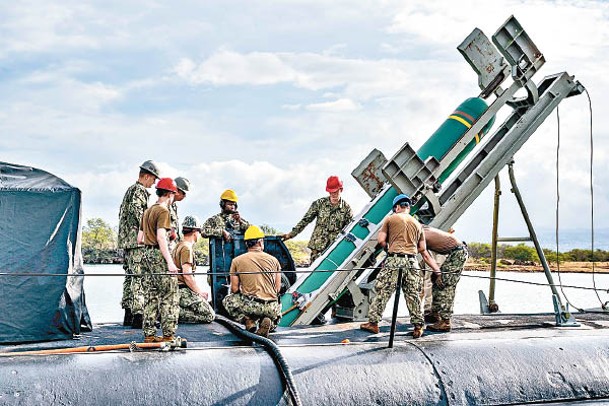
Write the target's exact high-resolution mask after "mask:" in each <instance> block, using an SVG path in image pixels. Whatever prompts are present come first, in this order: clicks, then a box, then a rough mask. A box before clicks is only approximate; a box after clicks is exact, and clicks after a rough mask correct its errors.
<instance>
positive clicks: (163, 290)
mask: <svg viewBox="0 0 609 406" xmlns="http://www.w3.org/2000/svg"><path fill="white" fill-rule="evenodd" d="M177 191H178V188H177V186H176V184H175V182H174V180H173V179H171V178H162V179H159V181H158V183H157V185H156V194H157V196H158V200H157V202H156V203H155V204H154V205H152V206H151V207H150V208H149V209H147V210H146V211H145V212H144V216H143V217H142V223H141V225H140V231H139V233H138V242H139V243H142V244H144V245H145V248H144V250H145V252H144V261H143V266H142V275H143V277H142V279H143V281H142V284H143V288H144V292H145V305H144V323H143V324H144V325H143V331H144V341H145V342H154V341H173V340H174V339H175V332H176V330H177V327H178V315H179V313H180V306H179V295H178V278H177V272H178V270H179V269H178V267H177V266H176V265H175V263H174V262H173V258H172V257H171V253H170V252H169V235H168V233H169V231H170V230H171V221H170V217H169V205H170V204H171V203H172V202H173V196H174V195H175V194H176V192H177ZM157 313H158V314H159V316H160V318H161V328H162V329H163V337H156V336H155V334H156V326H155V323H156V319H157Z"/></svg>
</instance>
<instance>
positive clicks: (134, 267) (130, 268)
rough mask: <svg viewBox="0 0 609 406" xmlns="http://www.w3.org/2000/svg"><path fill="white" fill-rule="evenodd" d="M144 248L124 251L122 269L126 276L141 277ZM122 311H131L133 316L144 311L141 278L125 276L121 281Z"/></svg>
mask: <svg viewBox="0 0 609 406" xmlns="http://www.w3.org/2000/svg"><path fill="white" fill-rule="evenodd" d="M143 257H144V248H143V247H139V248H130V249H126V250H125V258H124V262H123V269H124V270H125V273H127V274H133V275H141V274H142V260H143ZM121 307H122V308H123V309H131V313H133V314H142V313H143V311H144V292H143V290H142V278H141V277H140V276H131V275H125V280H124V281H123V299H122V300H121Z"/></svg>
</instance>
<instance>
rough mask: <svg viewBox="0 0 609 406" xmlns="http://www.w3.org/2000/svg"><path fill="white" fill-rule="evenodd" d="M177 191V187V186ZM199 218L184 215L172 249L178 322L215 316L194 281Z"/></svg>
mask: <svg viewBox="0 0 609 406" xmlns="http://www.w3.org/2000/svg"><path fill="white" fill-rule="evenodd" d="M178 193H179V187H178ZM202 227H203V225H202V223H201V220H199V219H198V218H197V217H196V216H186V217H185V218H184V222H183V223H182V234H183V238H182V241H180V243H179V244H178V245H177V246H176V248H175V250H174V251H173V262H175V264H176V266H177V267H178V268H180V273H179V274H178V288H179V290H178V291H179V293H180V316H179V320H178V321H179V322H180V323H211V322H212V321H213V320H214V318H215V316H216V315H215V313H214V310H213V309H212V307H211V306H210V305H209V303H208V302H207V299H208V297H207V296H208V295H207V292H204V291H203V289H201V287H200V286H199V285H198V284H197V281H195V275H194V272H195V269H196V268H197V264H196V261H195V250H194V245H195V244H196V243H197V241H198V240H199V238H200V237H201V228H202Z"/></svg>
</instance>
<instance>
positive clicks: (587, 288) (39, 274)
mask: <svg viewBox="0 0 609 406" xmlns="http://www.w3.org/2000/svg"><path fill="white" fill-rule="evenodd" d="M376 269H382V267H369V268H352V269H328V270H313V271H304V270H303V271H293V273H300V274H314V273H334V272H353V271H366V270H376ZM415 269H416V270H417V271H423V272H432V271H431V270H429V269H425V268H415ZM471 272H476V271H471ZM480 272H483V271H480ZM507 272H509V271H507ZM240 273H241V274H247V275H254V274H259V273H262V272H240ZM267 273H281V272H267ZM442 274H443V275H461V277H465V278H477V279H488V280H491V279H494V280H496V281H503V282H513V283H521V284H525V285H527V284H528V285H534V286H551V285H550V284H549V283H541V282H528V281H521V280H517V279H508V278H499V277H491V276H479V275H466V274H463V273H461V272H446V271H443V272H442ZM162 275H168V276H178V275H182V274H180V273H149V274H145V275H142V274H129V273H114V274H110V273H103V274H89V273H88V274H74V275H66V274H43V273H5V272H0V276H64V277H65V276H69V277H84V276H96V277H106V276H132V277H143V276H162ZM189 275H193V276H196V275H223V276H227V275H228V273H219V272H216V273H213V272H197V273H195V272H193V273H191V274H189ZM562 286H564V287H565V288H571V289H581V290H596V291H602V292H607V293H608V294H609V288H608V289H604V288H603V289H599V288H596V287H592V288H589V287H585V286H576V285H562Z"/></svg>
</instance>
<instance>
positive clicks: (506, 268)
mask: <svg viewBox="0 0 609 406" xmlns="http://www.w3.org/2000/svg"><path fill="white" fill-rule="evenodd" d="M593 264H594V268H593V267H592V265H593ZM549 266H550V271H551V272H552V273H558V271H559V269H558V267H557V266H556V265H555V264H549ZM465 270H466V271H474V272H490V270H491V266H490V264H484V263H478V262H476V263H469V262H468V263H466V264H465ZM497 272H544V270H543V267H542V266H541V264H535V265H516V264H497ZM560 272H561V273H590V274H591V273H595V274H596V273H599V274H605V273H609V262H564V263H562V264H560Z"/></svg>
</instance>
